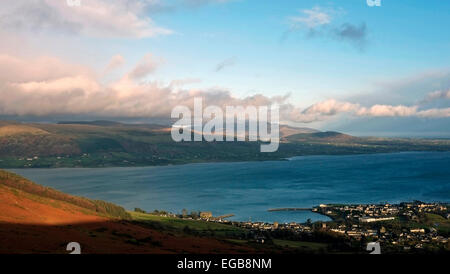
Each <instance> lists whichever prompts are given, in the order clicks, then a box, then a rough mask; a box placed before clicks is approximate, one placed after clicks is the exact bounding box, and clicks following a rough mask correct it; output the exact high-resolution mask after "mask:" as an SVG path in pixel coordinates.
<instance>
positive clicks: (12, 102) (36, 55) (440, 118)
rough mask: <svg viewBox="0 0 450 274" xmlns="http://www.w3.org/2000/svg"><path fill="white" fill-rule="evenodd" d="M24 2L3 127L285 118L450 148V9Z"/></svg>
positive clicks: (8, 23) (172, 0)
mask: <svg viewBox="0 0 450 274" xmlns="http://www.w3.org/2000/svg"><path fill="white" fill-rule="evenodd" d="M380 4H381V5H380V6H369V5H368V4H367V1H366V0H327V1H322V0H315V1H314V0H302V1H300V0H297V1H294V0H283V1H262V0H166V1H164V0H116V1H111V0H80V1H79V4H78V2H77V0H68V1H66V0H17V1H8V2H6V3H2V5H1V6H0V40H1V41H2V42H1V43H0V95H1V100H0V118H2V119H16V120H35V121H57V120H60V119H64V120H67V119H115V120H126V121H137V120H139V121H151V120H152V119H159V118H162V119H164V118H169V117H170V112H171V110H172V109H173V107H175V106H176V105H188V106H189V105H192V102H193V98H194V97H198V96H201V97H203V98H204V101H205V104H206V105H218V106H225V105H268V104H278V105H280V115H281V119H282V121H283V123H287V124H289V125H295V126H302V127H313V128H318V129H322V130H338V131H344V132H347V133H351V134H356V135H377V136H424V137H426V136H439V137H450V123H449V122H450V66H449V64H450V35H449V34H450V33H449V31H448V28H449V26H450V13H449V10H450V2H449V1H439V0H430V1H418V0H409V1H403V0H381V1H380Z"/></svg>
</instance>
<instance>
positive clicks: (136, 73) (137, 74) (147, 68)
mask: <svg viewBox="0 0 450 274" xmlns="http://www.w3.org/2000/svg"><path fill="white" fill-rule="evenodd" d="M162 63H163V60H162V59H157V58H154V57H153V56H152V55H151V54H150V53H148V54H146V55H145V56H144V57H143V58H142V60H141V61H140V62H139V64H138V65H137V66H136V67H135V68H134V69H133V70H132V71H131V72H130V74H128V76H129V77H131V78H132V79H141V78H144V77H145V76H147V75H149V74H151V73H153V72H155V71H156V69H157V68H158V67H159V66H160V65H161V64H162Z"/></svg>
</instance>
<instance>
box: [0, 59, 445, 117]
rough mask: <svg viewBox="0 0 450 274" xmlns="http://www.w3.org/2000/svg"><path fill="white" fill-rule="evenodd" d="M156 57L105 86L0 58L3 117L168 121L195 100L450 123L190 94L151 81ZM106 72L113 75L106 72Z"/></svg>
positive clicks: (334, 104) (293, 112) (65, 68)
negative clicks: (175, 109)
mask: <svg viewBox="0 0 450 274" xmlns="http://www.w3.org/2000/svg"><path fill="white" fill-rule="evenodd" d="M155 60H159V59H158V58H155V57H154V56H153V55H151V54H147V55H145V56H143V58H142V59H141V61H139V62H138V63H137V64H136V65H135V67H134V68H132V69H131V70H130V71H129V72H126V73H125V74H124V75H123V76H121V77H120V78H118V79H116V80H114V81H111V82H108V83H104V82H105V81H102V77H105V75H104V74H97V73H95V72H94V71H92V70H90V69H89V68H86V67H83V66H80V65H76V64H70V63H65V62H63V61H62V60H59V59H57V58H54V57H45V56H43V57H36V58H34V59H24V58H20V57H14V56H9V55H0V94H1V98H2V100H1V101H0V115H13V116H37V117H46V116H52V115H86V116H89V117H99V118H103V117H106V118H107V117H123V118H168V117H170V113H171V111H172V109H173V108H174V107H175V106H178V105H185V106H188V107H192V106H193V101H194V98H195V97H202V98H203V100H204V104H205V105H216V106H219V107H223V108H224V107H225V106H239V105H240V106H248V105H254V106H261V105H271V104H278V105H279V106H280V116H281V119H282V120H283V121H288V122H297V123H311V122H315V121H323V120H326V119H329V118H331V117H335V116H338V115H341V114H349V115H353V116H358V117H423V118H442V117H450V108H431V109H423V108H421V106H420V105H411V106H407V105H387V104H375V105H372V106H361V105H360V104H358V103H352V102H346V101H339V100H335V99H329V100H325V101H322V102H318V103H316V104H313V105H311V106H309V107H307V108H303V109H302V108H299V107H297V106H294V105H292V104H291V103H289V95H284V96H274V97H267V96H264V95H261V94H256V95H253V96H248V97H245V98H238V97H235V96H233V95H232V94H231V92H230V91H229V90H227V89H223V88H209V89H186V88H184V85H185V84H186V83H191V82H192V81H194V82H196V81H198V80H192V79H191V80H174V81H171V82H170V83H169V84H167V85H164V84H161V83H159V82H158V81H155V80H150V81H149V80H148V79H149V78H150V77H151V75H152V74H151V73H152V72H153V71H154V70H156V69H157V68H158V66H160V65H161V62H159V61H155ZM123 62H124V59H123V57H121V56H120V55H115V56H113V57H112V58H111V61H110V62H109V63H108V64H106V65H105V66H106V68H109V69H111V67H113V68H115V67H117V66H120V65H121V64H122V63H123ZM105 70H106V71H107V70H108V69H105ZM449 98H450V96H449V91H446V92H442V91H435V92H432V93H429V94H428V95H427V96H426V100H448V99H449Z"/></svg>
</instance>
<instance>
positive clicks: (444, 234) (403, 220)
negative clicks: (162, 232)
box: [200, 201, 450, 251]
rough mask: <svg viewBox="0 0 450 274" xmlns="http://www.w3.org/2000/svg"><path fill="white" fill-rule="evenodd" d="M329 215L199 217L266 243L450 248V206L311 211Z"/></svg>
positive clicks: (413, 204)
mask: <svg viewBox="0 0 450 274" xmlns="http://www.w3.org/2000/svg"><path fill="white" fill-rule="evenodd" d="M311 211H312V212H316V213H319V214H323V215H326V216H328V217H330V218H331V219H332V221H330V222H315V223H312V222H311V221H310V220H308V222H307V223H302V224H301V223H295V222H292V223H277V222H274V223H264V222H251V221H248V222H237V221H229V220H226V219H224V218H215V217H213V216H212V214H211V213H210V212H201V213H200V218H201V219H203V220H205V221H209V222H220V223H225V224H230V225H234V226H238V227H242V228H246V229H248V230H251V231H253V232H254V234H255V235H256V236H255V239H256V241H258V242H260V243H264V242H265V241H266V242H267V241H268V239H269V238H270V237H280V235H281V236H282V237H289V238H290V239H292V238H293V237H297V238H298V239H299V240H308V239H313V240H320V237H325V235H326V237H330V236H331V237H334V238H336V239H338V240H341V241H343V242H345V243H346V244H348V245H349V246H351V245H352V244H353V245H355V243H356V245H358V244H361V246H363V245H364V244H365V243H367V242H374V241H375V242H379V243H380V244H381V245H382V246H383V247H384V248H387V249H390V250H395V251H400V250H401V251H420V250H422V249H430V248H431V249H436V248H437V249H444V250H448V249H449V227H450V220H449V218H450V212H449V206H448V204H442V203H423V202H419V201H415V202H411V203H400V204H387V203H386V204H367V205H363V204H359V205H325V204H321V205H319V206H317V207H313V208H312V209H311Z"/></svg>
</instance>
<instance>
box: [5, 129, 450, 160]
mask: <svg viewBox="0 0 450 274" xmlns="http://www.w3.org/2000/svg"><path fill="white" fill-rule="evenodd" d="M192 134H195V133H192ZM280 137H281V139H280V144H279V148H278V150H277V151H276V152H273V153H261V152H260V148H261V143H260V142H218V141H216V142H206V141H204V142H193V141H190V142H186V141H183V142H175V141H173V140H172V137H171V131H170V127H167V126H161V125H149V124H124V123H116V122H109V121H94V122H81V123H80V122H68V123H67V122H66V123H62V124H48V123H47V124H38V123H9V122H0V167H2V168H23V167H108V166H151V165H168V164H186V163H197V162H224V161H267V160H280V159H285V158H288V157H292V156H301V155H342V154H362V153H387V152H399V151H450V140H432V139H390V138H369V137H365V138H362V137H354V136H350V135H347V134H344V133H340V132H335V131H325V132H321V131H318V130H314V129H310V128H295V127H288V126H281V127H280Z"/></svg>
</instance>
